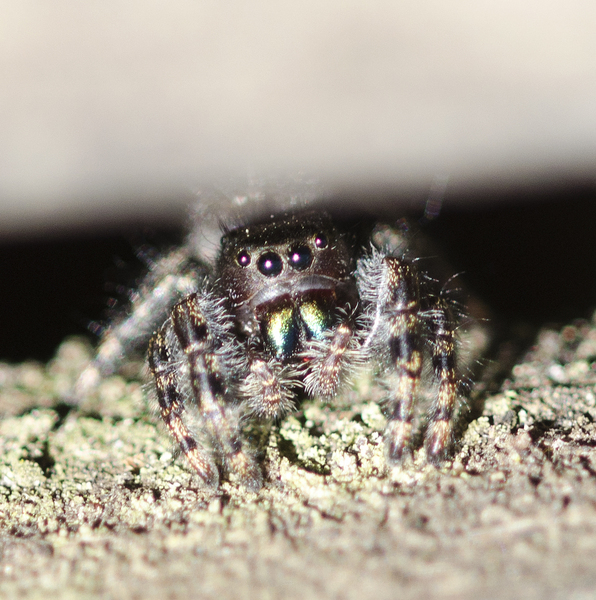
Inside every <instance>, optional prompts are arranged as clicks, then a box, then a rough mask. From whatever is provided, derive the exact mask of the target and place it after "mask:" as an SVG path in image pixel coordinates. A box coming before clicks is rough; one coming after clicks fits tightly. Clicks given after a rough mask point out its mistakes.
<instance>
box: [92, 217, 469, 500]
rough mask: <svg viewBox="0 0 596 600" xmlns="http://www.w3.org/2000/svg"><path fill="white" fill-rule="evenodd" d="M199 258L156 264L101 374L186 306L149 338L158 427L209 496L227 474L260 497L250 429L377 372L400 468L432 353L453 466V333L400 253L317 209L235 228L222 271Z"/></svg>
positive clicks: (444, 305)
mask: <svg viewBox="0 0 596 600" xmlns="http://www.w3.org/2000/svg"><path fill="white" fill-rule="evenodd" d="M180 253H182V254H180ZM191 255H192V252H191V251H189V250H188V248H186V249H183V250H181V251H178V255H177V254H176V253H173V254H171V255H169V256H168V257H166V258H164V259H162V260H161V261H160V262H159V263H157V265H158V268H156V269H154V271H159V270H160V269H161V274H156V273H153V276H152V277H153V283H152V284H151V285H153V289H151V290H150V293H149V292H148V291H147V290H146V291H145V293H144V296H145V300H144V302H141V303H139V305H138V307H137V309H136V314H135V312H133V314H132V315H131V317H129V318H128V319H127V320H125V321H124V322H123V323H121V324H120V325H117V326H115V327H113V328H112V329H111V330H109V331H108V333H107V335H106V336H105V337H104V341H103V342H102V345H101V346H100V350H99V353H98V358H97V359H96V367H98V369H99V370H103V371H104V372H105V371H109V370H110V369H111V368H112V366H113V363H115V362H116V360H115V358H114V357H116V356H117V355H119V353H120V352H121V351H122V350H123V348H124V347H125V346H126V345H127V344H129V343H130V341H131V340H132V339H133V338H134V337H135V336H136V337H137V338H138V337H139V336H140V335H142V334H143V331H139V330H143V329H144V330H145V331H146V330H147V328H148V327H149V328H153V327H155V326H156V325H158V323H157V324H156V323H155V317H154V314H153V313H155V312H156V308H155V306H157V308H159V309H161V310H162V311H163V309H164V307H166V308H167V306H168V303H169V306H172V303H173V301H175V298H176V294H178V297H179V298H180V295H181V294H182V295H184V297H183V299H182V300H180V301H178V302H177V303H176V304H175V305H174V306H173V308H172V309H171V312H170V314H169V317H168V318H167V320H166V321H165V323H164V324H163V326H161V328H160V329H159V331H157V332H156V333H155V334H154V335H153V337H152V338H151V341H150V343H149V351H148V361H149V367H150V370H151V373H152V375H153V378H154V381H155V389H156V392H157V400H158V404H159V410H160V412H161V416H162V418H163V420H164V422H165V424H166V426H167V428H168V429H169V431H170V432H171V434H172V435H173V436H174V438H175V439H176V441H177V442H178V444H179V445H180V447H181V449H182V451H183V452H184V454H185V455H186V458H187V459H188V461H189V462H190V464H191V465H192V467H193V468H194V469H195V470H196V472H197V473H198V475H199V477H200V478H201V479H202V480H203V481H204V483H205V484H206V485H207V486H217V485H218V483H219V480H220V476H221V475H223V476H226V477H232V478H234V479H239V480H240V482H241V483H242V484H244V485H245V486H246V487H248V488H250V489H257V488H259V487H260V485H261V483H262V473H261V468H260V466H259V465H258V464H257V461H256V459H255V457H254V451H252V450H251V448H250V445H249V444H248V441H247V440H246V439H243V437H242V434H241V424H242V422H243V420H244V419H246V418H257V419H264V420H272V419H276V418H279V417H281V416H283V415H285V414H287V413H288V412H290V411H292V410H293V409H294V408H295V403H296V399H297V395H299V394H306V395H308V396H314V397H321V398H324V399H328V398H331V397H333V396H334V395H335V394H336V392H337V390H338V387H339V386H340V384H341V382H342V380H344V379H345V378H346V376H349V375H350V373H351V372H352V371H353V370H354V368H355V367H358V366H359V365H362V364H364V363H368V362H374V364H375V365H377V371H378V373H379V374H380V376H381V377H382V378H383V380H384V382H385V385H386V386H387V388H388V397H387V398H386V400H385V403H384V409H385V413H386V415H387V417H388V423H387V427H386V430H385V442H386V454H387V457H388V460H389V461H390V462H396V461H399V460H400V459H401V458H402V457H403V456H404V455H405V454H407V453H408V452H409V448H410V445H411V441H412V440H411V438H412V435H413V415H414V409H415V404H416V400H417V395H418V387H419V383H420V380H421V374H422V368H423V357H424V356H425V355H428V356H430V359H431V364H432V369H433V371H434V377H435V379H436V388H437V389H436V393H435V394H434V398H433V400H432V403H431V407H430V412H429V416H428V425H427V428H426V434H425V447H426V453H427V457H428V459H429V460H431V461H433V462H436V461H438V460H440V459H441V458H443V457H444V456H445V454H446V452H447V451H448V449H449V446H450V444H451V441H452V437H453V426H454V425H453V420H454V412H455V409H456V407H457V404H458V388H459V379H458V374H457V370H456V364H455V362H456V356H455V322H454V318H453V316H452V313H451V310H450V307H449V303H448V302H447V300H446V299H445V298H444V297H443V295H442V294H441V293H435V292H433V291H432V289H431V288H432V283H431V282H430V280H429V279H428V278H427V277H426V276H424V275H420V274H419V273H418V271H417V269H416V268H415V266H414V264H413V262H412V261H410V260H408V259H406V258H405V257H404V256H403V253H402V252H401V250H396V249H392V248H375V247H372V249H370V250H366V249H363V248H362V244H358V243H356V244H355V243H354V240H353V239H352V238H351V236H350V234H349V232H348V231H345V230H343V229H342V228H340V227H338V226H337V224H334V222H333V221H332V220H331V218H330V217H329V216H328V215H326V214H325V213H317V212H306V213H298V214H286V215H282V216H278V217H275V218H274V217H272V218H270V219H269V220H266V221H265V222H260V223H258V224H252V225H249V226H241V227H237V228H235V229H233V230H228V231H226V232H225V233H224V235H223V237H222V238H221V248H220V251H219V254H218V255H217V257H216V258H215V260H213V261H211V262H212V265H211V266H210V265H209V264H205V262H204V261H199V260H198V259H197V258H196V257H193V256H191ZM168 261H169V263H168ZM168 264H169V267H168ZM168 268H170V269H172V271H171V272H168V271H167V269H168ZM168 278H169V282H168V283H166V280H168ZM149 279H151V277H150V278H149ZM155 282H157V285H156V284H155ZM151 285H147V288H148V289H149V288H151ZM159 286H161V289H159ZM156 290H157V292H158V293H156ZM187 292H189V293H187ZM185 294H186V295H185ZM151 303H153V305H155V306H151ZM157 312H158V314H159V311H157ZM144 315H146V317H144ZM162 319H163V317H162ZM133 330H136V333H133ZM188 411H191V412H192V413H194V416H195V419H196V420H197V422H198V424H197V426H196V429H195V430H194V431H191V428H190V427H189V425H188V424H187V416H188Z"/></svg>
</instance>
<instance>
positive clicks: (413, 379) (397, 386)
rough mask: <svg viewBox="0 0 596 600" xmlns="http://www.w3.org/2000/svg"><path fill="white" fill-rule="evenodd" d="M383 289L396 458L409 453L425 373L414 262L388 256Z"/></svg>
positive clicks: (390, 439) (390, 430)
mask: <svg viewBox="0 0 596 600" xmlns="http://www.w3.org/2000/svg"><path fill="white" fill-rule="evenodd" d="M383 262H384V264H385V269H386V271H385V277H384V278H383V280H384V286H385V287H384V289H382V290H380V298H381V302H382V304H383V306H382V314H384V318H385V319H386V320H387V329H388V339H387V340H386V341H387V345H388V347H389V355H390V360H391V363H392V366H393V369H394V373H393V374H392V375H390V376H389V377H388V379H387V380H388V381H389V383H390V386H391V396H390V398H389V400H388V402H387V413H388V422H387V428H386V430H385V442H386V446H387V454H388V456H389V458H390V459H391V460H393V461H398V460H400V459H402V458H403V457H404V456H405V455H406V454H407V453H409V451H410V450H409V447H410V442H411V439H412V427H413V424H412V421H413V414H414V405H415V402H416V396H417V392H418V386H419V384H420V378H421V375H422V352H421V320H420V290H419V285H418V275H417V273H416V272H415V270H414V268H413V267H412V265H410V264H409V263H407V262H405V261H402V260H400V259H398V258H395V257H386V258H385V259H384V261H383Z"/></svg>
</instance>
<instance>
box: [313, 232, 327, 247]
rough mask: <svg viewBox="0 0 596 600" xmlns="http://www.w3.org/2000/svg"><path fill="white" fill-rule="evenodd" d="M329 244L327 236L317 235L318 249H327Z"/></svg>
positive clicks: (316, 244) (316, 243)
mask: <svg viewBox="0 0 596 600" xmlns="http://www.w3.org/2000/svg"><path fill="white" fill-rule="evenodd" d="M327 244H329V242H328V241H327V236H326V235H325V234H324V233H317V235H315V246H316V247H317V248H319V249H320V250H322V249H323V248H327Z"/></svg>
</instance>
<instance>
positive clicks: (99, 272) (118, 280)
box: [0, 228, 181, 362]
mask: <svg viewBox="0 0 596 600" xmlns="http://www.w3.org/2000/svg"><path fill="white" fill-rule="evenodd" d="M180 238H181V235H180V232H177V231H173V230H171V229H168V230H163V231H155V230H152V231H147V230H146V229H141V228H139V229H137V230H134V228H131V229H129V230H126V231H122V232H111V233H108V234H105V235H101V234H98V233H87V234H86V235H84V236H81V237H78V236H74V235H73V236H70V237H63V238H52V239H50V240H33V241H19V242H11V243H7V244H1V245H0V281H2V282H3V289H2V295H1V297H0V311H1V314H2V335H1V336H0V360H3V361H10V362H19V361H22V360H27V359H35V360H40V361H46V360H48V359H49V358H51V357H52V356H53V354H54V352H55V350H56V348H57V346H58V345H59V344H60V342H61V341H62V340H63V339H64V338H65V337H66V336H69V335H86V336H87V337H89V339H91V340H94V339H95V335H94V334H93V333H92V331H93V330H97V327H94V325H93V323H94V322H95V323H99V322H101V321H102V320H105V319H107V318H109V316H110V314H113V313H114V312H115V311H116V312H117V311H118V307H122V306H126V304H127V294H128V290H129V289H132V288H134V286H135V283H136V281H138V278H139V277H140V276H141V275H142V274H143V272H144V271H145V270H146V263H145V262H144V260H143V259H142V258H141V257H139V253H141V254H143V253H148V254H151V249H152V248H156V247H163V246H167V245H171V244H174V243H176V242H177V240H178V239H180Z"/></svg>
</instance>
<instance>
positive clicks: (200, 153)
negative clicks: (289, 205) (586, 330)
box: [0, 0, 596, 361]
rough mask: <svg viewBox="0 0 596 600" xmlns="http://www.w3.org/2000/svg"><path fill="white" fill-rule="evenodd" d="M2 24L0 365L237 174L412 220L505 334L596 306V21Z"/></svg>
mask: <svg viewBox="0 0 596 600" xmlns="http://www.w3.org/2000/svg"><path fill="white" fill-rule="evenodd" d="M0 9H1V10H0V12H1V14H2V19H1V20H0V81H1V82H2V86H1V92H0V132H1V135H0V281H2V284H3V285H2V294H1V295H0V314H1V315H2V334H1V336H0V360H11V361H19V360H23V359H26V358H35V359H38V360H46V359H48V358H49V357H50V356H51V355H52V353H53V351H54V350H55V348H56V346H57V345H58V343H59V342H60V341H61V340H62V339H63V338H64V337H65V336H66V335H69V334H73V333H85V332H86V331H87V330H88V325H89V323H90V322H92V321H99V320H101V319H103V318H105V317H106V307H107V306H108V304H113V303H114V302H113V300H110V299H111V298H113V299H119V300H120V301H122V300H123V299H125V298H126V294H127V290H128V289H129V288H130V287H131V286H134V282H135V278H137V277H139V276H140V273H141V272H142V270H143V264H142V261H140V260H139V259H138V251H139V250H144V249H148V248H160V247H167V246H169V245H171V244H174V243H176V242H177V241H180V240H181V239H182V238H183V235H184V228H185V223H186V220H187V218H186V215H187V213H188V209H189V207H190V206H192V205H193V204H195V203H196V202H197V201H198V202H201V197H202V196H201V195H200V192H202V191H203V190H204V189H207V188H209V189H213V188H216V189H218V186H220V182H222V181H224V182H225V181H228V180H235V179H237V178H240V179H242V178H245V177H250V176H252V174H255V173H256V174H265V175H266V176H268V177H269V176H271V177H274V178H277V179H279V180H280V181H283V180H284V179H285V178H290V179H291V178H295V177H296V176H297V175H299V177H301V178H303V179H306V180H308V181H316V182H317V189H319V190H320V191H321V193H320V197H321V198H326V199H327V200H323V201H322V204H323V205H324V206H326V207H329V209H330V210H341V211H342V212H343V211H345V210H347V209H350V210H352V211H353V212H354V214H358V212H359V211H365V212H367V213H369V214H370V213H373V214H378V215H379V216H380V217H381V218H383V219H384V220H388V221H396V220H397V219H399V218H400V217H401V216H403V215H404V214H407V215H409V216H410V218H412V219H413V220H415V221H418V222H420V223H421V226H422V227H423V228H424V229H425V230H426V231H427V232H428V233H429V235H431V236H432V237H434V238H436V240H437V241H438V242H439V244H440V245H441V246H442V247H443V248H444V249H445V252H446V254H447V255H448V258H449V260H450V261H451V262H452V263H453V264H454V266H455V268H456V270H457V271H463V272H464V274H465V278H466V280H467V281H468V283H469V285H470V287H471V288H473V289H475V291H476V292H477V293H478V294H479V295H480V296H481V297H482V298H483V299H484V300H485V301H486V302H487V303H488V304H489V305H490V306H491V308H492V309H493V310H494V311H495V313H496V314H499V315H503V316H505V317H506V318H508V319H511V320H519V321H527V322H531V323H534V324H543V323H551V322H553V323H557V322H559V323H563V322H567V321H569V320H571V319H574V318H582V317H588V316H590V314H591V311H592V310H593V308H594V307H595V306H596V240H595V236H594V233H593V229H594V223H595V222H596V220H595V218H596V202H595V200H596V5H595V4H594V3H593V2H588V1H584V2H580V1H577V0H572V1H568V2H565V3H560V2H549V1H548V0H547V1H541V2H537V1H532V0H530V1H527V2H524V3H518V2H514V1H512V0H504V1H502V2H499V3H482V2H481V3H479V2H477V1H475V2H472V1H470V0H461V1H460V2H457V3H449V2H444V0H442V1H432V0H431V1H429V2H426V3H424V4H420V3H418V2H413V1H412V2H407V1H406V2H399V3H398V2H394V1H391V2H385V1H383V0H380V1H378V2H375V3H374V4H371V3H364V2H359V1H354V2H339V1H338V0H329V1H327V2H311V1H308V0H307V1H303V2H300V3H291V4H290V3H283V2H282V3H280V2H266V1H262V0H256V1H253V2H251V3H245V2H238V1H231V2H227V3H225V4H222V3H215V2H197V1H196V0H194V1H192V2H191V1H184V0H181V1H180V2H176V3H172V4H165V3H162V2H154V1H152V0H144V1H143V2H140V1H132V0H121V1H119V2H113V1H111V0H102V1H98V0H87V1H86V2H85V3H76V2H73V1H72V0H71V1H65V0H62V1H61V0H56V1H55V2H52V3H51V4H48V3H44V2H41V1H28V0H19V1H13V0H0ZM224 187H225V186H224ZM329 198H331V199H333V200H334V201H331V200H329ZM232 204H233V198H232V197H231V196H230V195H226V194H225V193H224V194H222V197H221V201H220V202H219V203H218V205H217V209H218V210H219V211H221V214H222V216H225V214H226V213H227V211H229V210H231V207H232ZM247 210H248V211H249V212H250V206H248V207H247ZM425 210H426V216H425Z"/></svg>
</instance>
